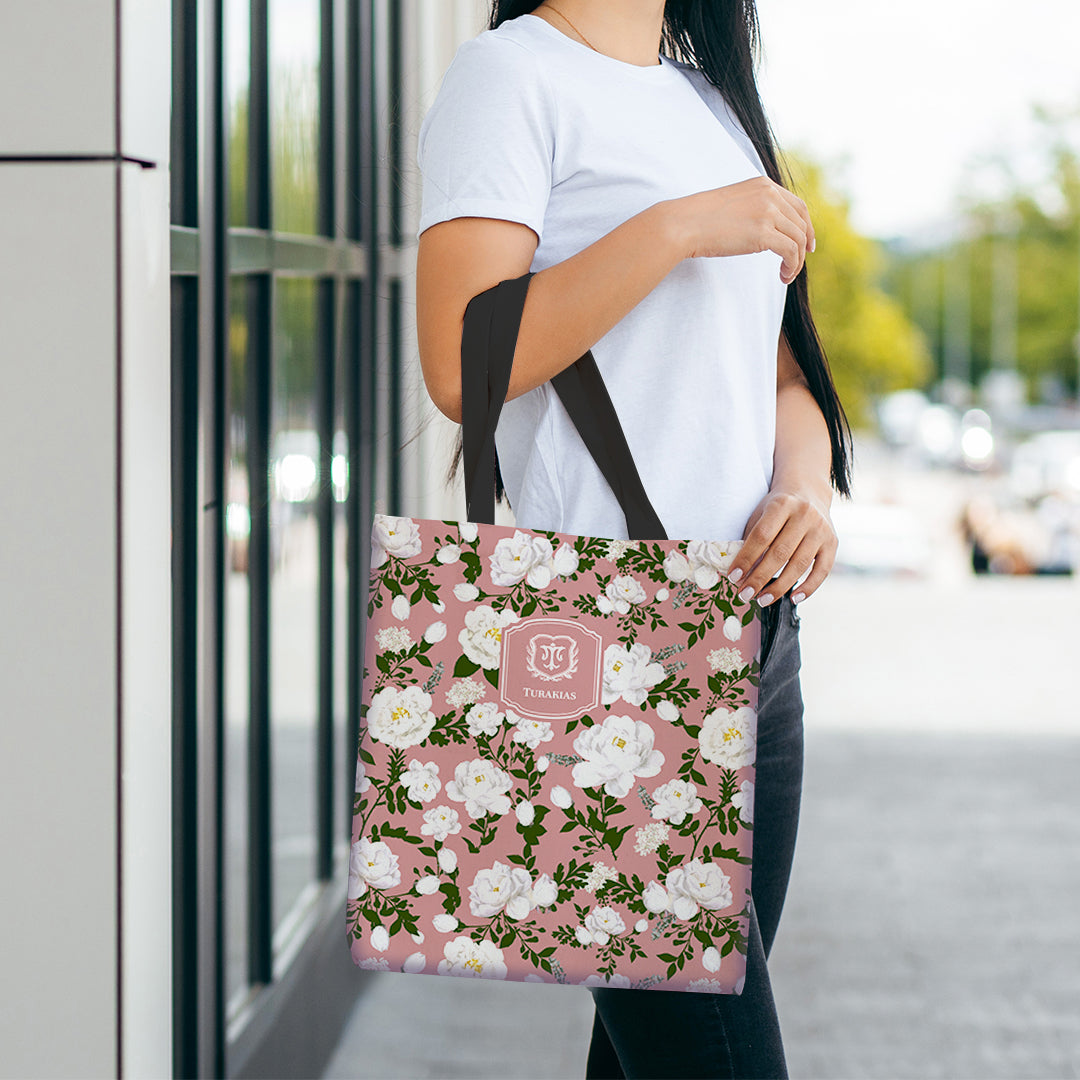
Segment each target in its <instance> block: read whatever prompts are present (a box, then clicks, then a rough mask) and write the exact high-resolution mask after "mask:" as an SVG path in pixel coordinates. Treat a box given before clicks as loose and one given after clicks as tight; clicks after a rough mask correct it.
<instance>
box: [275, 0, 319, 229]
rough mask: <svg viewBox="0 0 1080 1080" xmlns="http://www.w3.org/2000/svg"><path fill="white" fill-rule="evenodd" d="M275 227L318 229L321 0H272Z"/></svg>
mask: <svg viewBox="0 0 1080 1080" xmlns="http://www.w3.org/2000/svg"><path fill="white" fill-rule="evenodd" d="M269 10H270V144H271V162H272V165H271V168H272V184H273V198H272V203H273V217H274V222H273V224H274V228H275V229H276V230H278V231H280V232H292V233H314V232H316V231H318V204H319V198H318V196H319V190H318V160H319V22H320V20H319V0H270V6H269Z"/></svg>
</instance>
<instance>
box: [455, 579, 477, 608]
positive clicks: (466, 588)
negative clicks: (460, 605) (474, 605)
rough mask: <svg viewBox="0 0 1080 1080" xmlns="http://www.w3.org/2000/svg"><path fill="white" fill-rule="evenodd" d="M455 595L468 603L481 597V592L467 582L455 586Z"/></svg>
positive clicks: (460, 582)
mask: <svg viewBox="0 0 1080 1080" xmlns="http://www.w3.org/2000/svg"><path fill="white" fill-rule="evenodd" d="M454 595H455V596H456V597H457V598H458V599H459V600H463V601H465V603H468V602H469V601H470V600H475V599H476V598H477V597H478V596H479V595H480V590H479V589H478V588H477V587H476V586H475V585H470V584H469V583H468V582H467V581H459V582H458V583H457V584H456V585H455V586H454Z"/></svg>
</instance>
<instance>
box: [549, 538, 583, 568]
mask: <svg viewBox="0 0 1080 1080" xmlns="http://www.w3.org/2000/svg"><path fill="white" fill-rule="evenodd" d="M551 561H552V564H553V566H554V569H555V573H556V574H557V575H558V576H559V577H570V576H571V575H573V574H576V573H577V570H578V563H579V562H580V560H579V559H578V553H577V552H576V551H575V550H574V548H572V547H571V546H570V545H569V544H568V543H566V542H565V541H563V543H561V544H560V545H559V547H558V550H556V552H555V554H554V555H553V556H552V557H551Z"/></svg>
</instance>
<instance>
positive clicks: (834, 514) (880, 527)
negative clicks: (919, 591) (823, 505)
mask: <svg viewBox="0 0 1080 1080" xmlns="http://www.w3.org/2000/svg"><path fill="white" fill-rule="evenodd" d="M830 516H831V518H832V523H833V528H835V529H836V537H837V541H838V543H837V550H836V562H835V564H834V567H833V569H834V571H835V570H839V571H841V572H845V571H846V572H849V573H863V574H899V575H906V576H922V575H924V574H926V573H927V572H928V570H929V568H930V561H931V558H932V554H933V553H932V550H931V545H930V536H929V533H928V531H927V529H926V526H925V525H924V523H923V522H922V520H921V519H920V518H919V517H918V515H917V514H915V513H914V512H913V511H912V510H910V509H909V508H908V507H906V506H899V505H897V504H894V503H883V502H862V503H859V502H853V503H839V504H836V505H834V506H833V508H832V510H831V511H830Z"/></svg>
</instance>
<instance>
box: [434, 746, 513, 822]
mask: <svg viewBox="0 0 1080 1080" xmlns="http://www.w3.org/2000/svg"><path fill="white" fill-rule="evenodd" d="M513 786H514V782H513V780H512V779H511V778H510V774H509V773H508V772H505V771H504V770H503V769H500V768H499V766H498V765H496V764H495V763H494V762H493V761H485V760H484V759H483V758H473V759H472V761H461V762H458V764H457V767H456V768H455V769H454V779H453V780H451V781H450V782H449V783H448V784H447V785H446V794H447V796H448V797H449V798H451V799H453V800H454V801H455V802H464V803H465V810H466V812H467V813H468V814H469V816H470V817H473V818H478V817H483V816H484V814H494V815H501V814H505V813H507V812H508V811H509V810H510V799H509V798H508V797H507V794H506V793H507V792H508V791H509V790H510V788H511V787H513Z"/></svg>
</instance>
